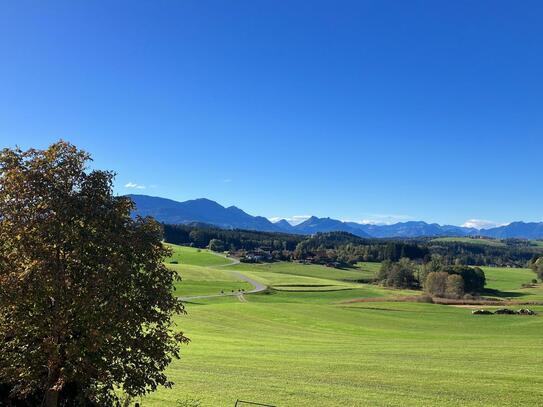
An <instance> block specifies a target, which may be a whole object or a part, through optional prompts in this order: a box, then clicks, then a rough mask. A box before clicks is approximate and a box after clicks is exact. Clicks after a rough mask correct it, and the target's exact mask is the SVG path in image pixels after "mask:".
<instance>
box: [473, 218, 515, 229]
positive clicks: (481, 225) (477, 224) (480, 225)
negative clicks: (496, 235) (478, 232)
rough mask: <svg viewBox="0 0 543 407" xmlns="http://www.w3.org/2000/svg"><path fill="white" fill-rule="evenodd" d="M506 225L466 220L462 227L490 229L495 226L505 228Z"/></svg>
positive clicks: (489, 221) (488, 221)
mask: <svg viewBox="0 0 543 407" xmlns="http://www.w3.org/2000/svg"><path fill="white" fill-rule="evenodd" d="M505 225H508V224H507V223H499V222H494V221H491V220H484V219H468V220H467V221H465V222H464V223H463V224H462V226H463V227H465V228H475V229H490V228H495V227H497V226H505Z"/></svg>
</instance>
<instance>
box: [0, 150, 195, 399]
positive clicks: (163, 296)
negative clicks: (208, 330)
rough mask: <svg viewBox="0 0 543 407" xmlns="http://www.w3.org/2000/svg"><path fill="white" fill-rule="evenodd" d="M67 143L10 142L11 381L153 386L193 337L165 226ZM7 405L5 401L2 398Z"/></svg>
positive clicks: (1, 277) (1, 357) (1, 186)
mask: <svg viewBox="0 0 543 407" xmlns="http://www.w3.org/2000/svg"><path fill="white" fill-rule="evenodd" d="M89 160H90V156H89V155H88V154H87V153H86V152H84V151H81V150H78V149H77V148H76V147H74V146H73V145H71V144H69V143H66V142H62V141H61V142H58V143H56V144H53V145H52V146H50V147H49V148H48V149H46V150H35V149H31V150H28V151H22V150H21V149H4V150H3V151H2V152H0V383H2V386H3V388H6V386H7V387H8V388H9V390H10V397H13V398H23V399H25V398H26V399H27V400H28V399H30V398H32V397H34V399H36V398H38V399H39V400H40V403H38V404H44V405H47V406H56V405H58V404H59V403H61V401H62V402H63V403H65V400H66V399H67V398H68V397H72V398H73V401H72V404H75V405H85V404H86V405H110V404H113V403H114V402H115V401H116V400H117V396H116V391H117V390H120V391H121V392H123V394H126V395H129V396H139V395H143V394H145V393H147V392H149V391H153V390H155V389H156V388H157V386H160V385H164V386H169V385H171V383H170V382H169V381H168V379H167V377H166V376H165V374H164V373H163V371H164V369H165V368H166V366H168V364H169V363H170V362H171V360H172V358H178V357H179V345H180V343H182V342H186V341H188V339H187V338H186V337H185V336H183V334H182V333H181V332H176V331H175V329H174V327H173V325H172V322H173V321H172V319H173V317H174V316H175V315H177V314H180V313H183V312H184V308H183V305H182V304H181V303H180V302H179V301H177V299H176V298H175V297H174V296H173V295H172V290H173V286H174V282H175V281H176V279H177V278H178V276H177V274H176V273H175V272H173V271H170V270H169V269H167V268H166V267H165V266H164V265H163V262H162V260H163V258H164V257H165V256H166V255H167V254H168V250H167V249H165V248H164V247H163V245H162V243H161V234H162V232H161V227H160V225H159V224H158V223H157V222H155V221H154V220H152V219H150V218H136V219H132V218H131V216H130V214H131V211H132V210H133V203H132V202H131V201H130V200H129V199H128V198H125V197H118V196H115V195H114V194H113V191H112V180H113V174H112V173H111V172H107V171H99V170H93V171H90V170H89V169H88V168H87V165H88V163H89ZM0 404H2V402H1V400H0Z"/></svg>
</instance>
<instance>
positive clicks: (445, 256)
mask: <svg viewBox="0 0 543 407" xmlns="http://www.w3.org/2000/svg"><path fill="white" fill-rule="evenodd" d="M164 238H165V240H166V241H167V242H169V243H175V244H180V245H190V246H194V247H199V248H204V247H210V248H211V249H212V250H215V251H229V252H232V253H235V252H238V253H237V254H240V255H241V256H243V254H244V253H245V252H253V251H265V252H266V253H268V254H269V258H270V259H271V260H298V261H303V262H309V263H316V264H328V265H336V266H340V267H349V266H350V265H353V264H356V263H357V262H360V261H369V262H382V261H386V260H389V261H393V262H397V261H399V260H400V259H402V258H407V259H410V260H416V261H420V262H425V263H427V262H429V261H430V260H431V259H432V258H436V257H437V258H439V259H440V262H441V263H442V264H445V265H469V266H499V267H525V266H526V265H527V264H530V262H533V259H534V258H536V259H537V258H538V257H539V256H541V255H543V249H542V248H541V247H537V246H533V245H531V244H530V243H529V242H527V241H522V240H509V241H504V245H499V246H498V245H496V246H491V245H483V244H481V245H476V244H470V243H463V242H443V241H434V240H432V239H367V238H360V237H358V236H355V235H352V234H350V233H347V232H330V233H317V234H315V235H313V236H303V235H293V234H285V233H273V232H256V231H248V230H237V229H235V230H225V229H220V228H217V227H213V226H208V225H202V224H192V225H164Z"/></svg>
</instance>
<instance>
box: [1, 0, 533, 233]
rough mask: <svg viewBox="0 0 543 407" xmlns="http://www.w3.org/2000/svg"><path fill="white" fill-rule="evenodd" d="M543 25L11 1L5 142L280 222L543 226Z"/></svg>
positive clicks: (464, 8)
mask: <svg viewBox="0 0 543 407" xmlns="http://www.w3.org/2000/svg"><path fill="white" fill-rule="evenodd" d="M542 21H543V2H541V1H521V2H514V1H471V0H470V1H458V0H455V1H405V0H400V1H362V0H360V1H353V2H341V1H327V2H320V1H305V2H295V1H255V0H253V1H230V0H225V1H176V0H171V1H139V2H138V1H125V2H119V1H72V0H70V1H62V2H61V1H56V2H55V1H48V2H43V1H24V0H17V1H11V2H8V1H3V2H1V3H0V145H1V146H14V145H15V144H18V145H20V146H21V147H24V148H26V147H30V146H34V147H45V146H46V145H48V144H49V143H51V142H54V141H55V140H57V139H59V138H63V139H66V140H69V141H71V142H73V143H75V144H77V145H78V146H80V147H82V148H84V149H86V150H88V151H89V152H91V153H92V154H93V156H94V158H95V164H94V165H95V166H96V167H100V168H106V169H113V170H115V171H116V172H117V173H118V177H117V185H116V189H117V191H118V192H119V193H129V192H139V193H145V194H149V195H156V196H163V197H169V198H173V199H176V200H185V199H190V198H197V197H207V198H211V199H214V200H217V201H218V202H220V203H222V204H224V205H232V204H234V205H237V206H239V207H241V208H243V209H245V210H246V211H248V212H249V213H252V214H260V215H264V216H268V217H275V216H279V217H292V216H299V215H308V214H314V215H317V216H331V217H335V218H339V219H349V220H363V219H366V220H373V221H388V222H390V221H394V220H405V219H417V220H426V221H431V222H434V221H435V222H439V223H451V224H462V223H464V222H465V221H466V220H468V219H483V220H489V221H493V222H497V223H502V222H510V221H513V220H520V219H522V220H527V221H531V220H537V221H541V220H543V204H542V203H543V188H542V183H543V182H542V181H543V159H542V154H541V152H542V150H543V24H542ZM127 184H128V185H130V184H137V185H139V186H141V188H143V186H145V189H138V188H127V187H125V185H127Z"/></svg>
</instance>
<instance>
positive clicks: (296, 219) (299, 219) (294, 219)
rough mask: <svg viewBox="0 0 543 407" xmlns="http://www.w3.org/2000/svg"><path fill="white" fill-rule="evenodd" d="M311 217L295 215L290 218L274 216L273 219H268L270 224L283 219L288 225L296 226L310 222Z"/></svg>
mask: <svg viewBox="0 0 543 407" xmlns="http://www.w3.org/2000/svg"><path fill="white" fill-rule="evenodd" d="M310 217H311V215H294V216H290V217H281V216H272V217H271V218H268V219H269V220H270V222H273V223H275V222H279V221H280V220H281V219H284V220H286V221H287V222H288V223H290V224H291V225H292V226H296V225H298V224H300V223H302V222H304V221H306V220H308V219H309V218H310Z"/></svg>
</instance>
